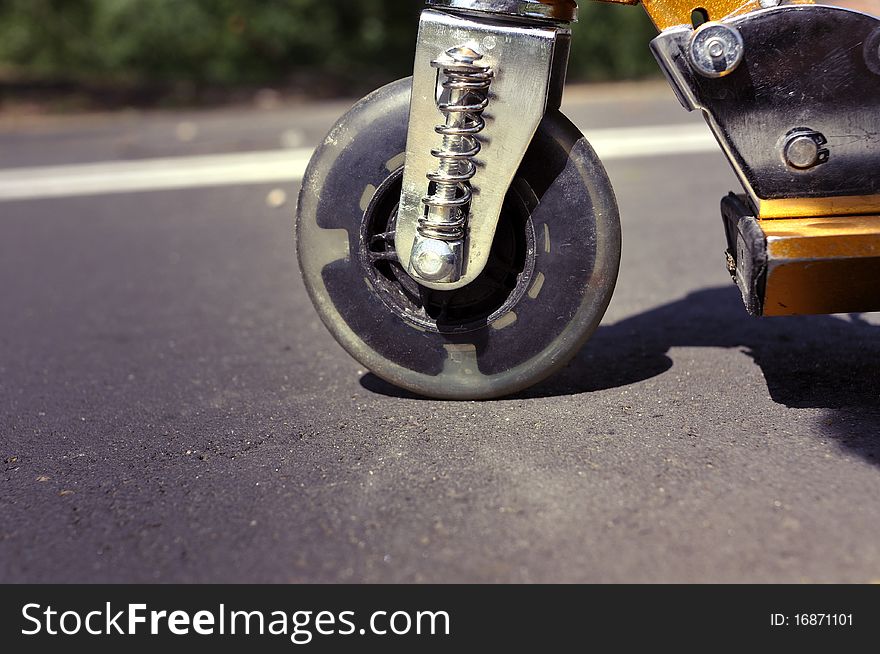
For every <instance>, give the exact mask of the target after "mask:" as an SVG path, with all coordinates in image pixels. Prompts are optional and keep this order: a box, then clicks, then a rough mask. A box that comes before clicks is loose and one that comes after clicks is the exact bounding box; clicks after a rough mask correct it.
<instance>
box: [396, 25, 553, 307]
mask: <svg viewBox="0 0 880 654" xmlns="http://www.w3.org/2000/svg"><path fill="white" fill-rule="evenodd" d="M569 39H570V30H569V29H568V28H567V27H565V26H562V25H558V24H552V23H548V22H525V21H520V22H516V21H510V22H508V21H505V22H501V21H498V20H497V18H495V19H493V18H492V17H491V16H487V17H486V18H480V17H476V16H471V15H467V16H459V15H455V14H452V13H448V12H445V11H437V10H434V9H426V10H425V11H424V12H422V17H421V22H420V26H419V37H418V45H417V48H416V59H415V68H414V72H413V92H412V104H411V107H410V117H409V130H408V134H407V145H406V163H405V168H404V173H403V190H402V192H401V196H400V206H399V208H398V214H397V225H396V235H395V248H396V250H397V255H398V257H399V259H400V263H401V265H402V266H403V268H404V270H407V271H409V272H410V274H411V275H412V276H413V278H414V279H415V280H416V281H417V282H418V283H419V284H421V285H423V286H426V287H428V288H433V289H437V290H454V289H456V288H461V287H463V286H466V285H467V284H470V283H471V282H472V281H473V280H474V279H476V278H477V276H478V275H479V274H480V273H481V272H482V271H483V269H484V268H485V266H486V262H487V261H488V258H489V252H490V250H491V247H492V241H493V239H494V237H495V229H496V227H497V224H498V219H499V217H500V215H501V207H502V205H503V204H504V197H505V195H506V194H507V191H508V188H509V187H510V184H511V182H512V181H513V178H514V176H515V175H516V171H517V169H518V168H519V165H520V163H521V162H522V159H523V157H524V156H525V153H526V150H527V149H528V147H529V144H530V143H531V141H532V137H533V136H534V135H535V132H536V131H537V129H538V125H540V123H541V120H542V119H543V117H544V113H545V111H546V110H547V106H548V102H549V101H551V99H552V98H553V90H554V88H555V87H553V86H551V84H554V83H558V82H559V80H558V77H559V75H560V72H559V71H561V70H564V63H565V62H561V58H562V57H563V56H564V57H565V58H566V59H567V56H568V44H569ZM455 48H468V49H470V50H473V51H474V52H476V53H479V54H480V55H482V58H481V59H480V62H481V63H482V64H484V65H485V66H487V67H489V68H490V69H491V71H492V83H491V87H490V90H489V103H488V106H487V108H486V109H485V112H484V113H483V114H482V117H483V119H485V123H486V124H485V127H484V128H483V129H482V131H481V132H480V133H479V135H478V141H479V145H480V148H479V152H478V153H477V154H476V155H475V156H474V157H473V163H474V164H475V165H476V169H477V172H476V174H475V175H474V177H473V178H472V179H471V180H470V182H469V184H470V189H469V190H470V193H471V197H470V199H469V206H468V207H467V208H466V211H467V216H466V221H465V225H464V229H465V235H464V239H463V242H462V243H461V244H460V245H461V247H460V250H459V253H458V254H457V256H458V257H459V260H458V261H456V262H455V265H454V266H452V267H451V269H454V270H455V273H454V274H452V275H450V276H449V280H448V281H429V280H426V279H422V278H420V277H419V276H418V275H417V274H416V273H415V272H413V266H412V265H411V259H412V253H413V245H414V243H415V242H416V241H417V239H420V238H421V237H420V236H419V219H420V218H423V217H424V216H425V212H426V206H425V204H424V203H423V198H424V197H425V196H426V195H427V194H428V193H429V190H430V189H429V185H430V181H429V175H431V174H432V173H434V172H435V171H436V170H437V158H436V157H435V156H433V155H432V150H436V148H437V147H438V144H439V143H440V141H439V137H438V134H437V132H436V131H435V126H437V125H439V124H442V123H443V122H444V120H445V118H446V117H445V116H444V114H443V113H442V112H441V111H440V108H439V107H438V100H439V99H440V92H441V87H440V84H441V82H442V80H439V77H438V69H437V68H436V67H433V66H432V65H431V62H432V61H435V60H436V59H437V58H438V57H440V56H442V55H443V54H444V53H447V52H449V51H450V50H451V49H455ZM551 78H552V81H551Z"/></svg>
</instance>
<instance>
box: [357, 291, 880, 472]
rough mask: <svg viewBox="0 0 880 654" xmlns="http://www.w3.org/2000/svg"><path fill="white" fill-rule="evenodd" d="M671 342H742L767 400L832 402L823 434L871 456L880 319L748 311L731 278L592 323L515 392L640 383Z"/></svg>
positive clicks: (879, 381)
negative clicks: (579, 340)
mask: <svg viewBox="0 0 880 654" xmlns="http://www.w3.org/2000/svg"><path fill="white" fill-rule="evenodd" d="M673 347H722V348H743V349H744V351H745V352H746V354H748V355H749V356H751V357H752V358H753V359H754V361H755V363H757V364H758V365H759V366H760V368H761V371H762V372H763V374H764V378H765V379H766V381H767V387H768V390H769V392H770V396H771V398H772V399H773V400H774V401H775V402H777V403H779V404H783V405H785V406H787V407H791V408H822V409H832V410H835V412H836V413H839V414H840V415H839V417H840V418H843V420H835V421H832V422H833V423H838V424H843V423H846V429H845V431H844V430H841V428H840V427H839V426H838V427H836V428H835V427H829V429H830V430H831V431H834V430H837V431H840V433H836V434H834V433H831V434H829V435H830V436H834V437H835V438H836V439H837V440H838V441H840V442H841V443H842V444H844V445H846V446H847V447H848V449H851V450H854V451H856V452H857V453H859V454H861V455H862V456H864V457H866V458H868V459H871V460H872V461H874V462H876V463H878V464H880V438H878V437H877V435H878V432H880V365H878V363H880V326H876V325H872V324H869V323H867V322H865V321H864V320H862V319H861V318H860V317H859V316H858V315H853V316H850V318H849V320H847V319H846V318H842V317H837V316H794V317H785V318H762V319H756V318H752V317H750V316H748V315H747V314H746V312H745V310H744V309H743V306H742V301H741V300H740V297H739V293H738V291H737V289H736V287H734V286H732V285H731V286H729V287H727V286H724V287H716V288H708V289H703V290H700V291H696V292H694V293H691V294H690V295H688V296H686V297H685V298H683V299H681V300H678V301H676V302H672V303H670V304H666V305H663V306H660V307H657V308H656V309H652V310H650V311H646V312H645V313H641V314H639V315H636V316H633V317H632V318H627V319H626V320H623V321H621V322H618V323H615V324H613V325H609V326H605V327H600V328H599V330H598V331H597V332H596V334H595V335H594V336H593V338H592V339H590V341H589V342H588V343H587V345H586V346H585V347H584V348H583V349H582V350H581V352H579V353H578V355H577V356H576V357H575V359H574V360H573V361H572V362H571V363H570V364H569V365H568V366H567V367H566V368H565V369H563V370H562V371H561V372H559V373H558V374H556V375H555V376H553V377H552V378H550V379H549V380H547V381H546V382H543V383H542V384H540V385H538V386H536V387H534V388H532V389H529V390H527V391H525V392H523V393H521V394H520V395H518V396H516V397H518V398H538V397H554V396H559V395H572V394H577V393H586V392H590V391H598V390H605V389H610V388H617V387H620V386H626V385H629V384H633V383H636V382H640V381H644V380H646V379H650V378H652V377H655V376H657V375H660V374H662V373H664V372H666V371H667V370H669V369H670V368H671V367H672V365H673V364H672V359H670V357H669V355H668V353H669V350H670V348H673ZM718 374H719V375H721V374H722V373H721V371H720V370H719V373H718ZM729 383H730V384H731V385H733V386H735V385H736V384H737V383H739V382H738V380H737V379H735V378H731V379H730V380H729ZM361 384H362V386H363V387H364V388H365V389H367V390H369V391H372V392H376V393H381V394H385V395H392V396H395V397H409V398H412V397H415V396H413V395H411V394H408V393H406V392H404V391H400V390H399V389H397V388H395V387H393V386H391V385H390V384H387V383H386V382H384V381H382V380H380V379H379V378H378V377H375V376H374V375H371V374H368V375H366V376H365V377H363V378H362V380H361Z"/></svg>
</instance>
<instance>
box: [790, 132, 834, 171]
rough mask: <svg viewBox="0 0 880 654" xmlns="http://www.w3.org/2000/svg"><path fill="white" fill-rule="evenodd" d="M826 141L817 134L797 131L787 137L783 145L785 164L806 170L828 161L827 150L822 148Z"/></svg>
mask: <svg viewBox="0 0 880 654" xmlns="http://www.w3.org/2000/svg"><path fill="white" fill-rule="evenodd" d="M825 143H827V139H826V138H825V137H824V136H823V135H822V134H820V133H819V132H814V131H812V130H797V131H794V132H792V133H791V134H789V135H788V137H787V138H786V139H785V144H784V145H783V150H782V152H783V156H784V157H785V163H787V164H788V165H789V166H791V167H792V168H798V169H800V170H806V169H808V168H812V167H813V166H816V165H818V164H820V163H824V162H825V161H827V160H828V150H826V149H824V148H822V146H823V145H824V144H825Z"/></svg>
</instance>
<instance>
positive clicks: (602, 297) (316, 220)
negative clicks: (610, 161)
mask: <svg viewBox="0 0 880 654" xmlns="http://www.w3.org/2000/svg"><path fill="white" fill-rule="evenodd" d="M410 90H411V82H410V80H409V79H404V80H400V81H398V82H394V83H392V84H390V85H388V86H386V87H384V88H381V89H379V90H378V91H375V92H374V93H372V94H371V95H369V96H367V97H366V98H364V99H363V100H361V101H360V102H359V103H358V104H357V105H355V106H354V107H353V108H352V109H351V110H350V111H349V112H348V113H347V114H346V115H345V116H343V117H342V119H340V121H339V122H338V123H337V124H336V126H335V127H334V128H333V129H332V130H331V131H330V133H329V135H328V136H327V138H326V139H325V140H324V143H323V144H322V145H321V147H319V148H318V150H317V151H316V153H315V155H314V157H313V159H312V161H311V163H310V165H309V167H308V170H307V172H306V174H305V178H304V180H303V187H302V191H301V193H300V197H299V204H298V208H297V225H296V233H297V253H298V257H299V262H300V268H301V270H302V274H303V280H304V282H305V285H306V288H307V290H308V292H309V295H310V297H311V299H312V302H313V303H314V305H315V307H316V309H317V311H318V313H319V315H320V316H321V319H322V320H323V321H324V323H325V324H326V325H327V327H328V328H329V329H330V331H331V332H332V334H333V336H334V337H335V338H336V340H337V341H339V343H340V344H341V345H342V346H343V347H344V348H345V349H346V350H347V351H348V352H349V353H350V354H351V355H352V356H353V357H354V358H355V359H357V360H358V361H360V362H361V363H362V364H363V365H364V366H366V367H367V368H369V369H370V370H371V371H372V372H373V373H375V374H376V375H378V376H379V377H381V378H383V379H385V380H386V381H388V382H390V383H392V384H394V385H396V386H399V387H401V388H404V389H407V390H409V391H412V392H414V393H417V394H419V395H424V396H428V397H435V398H443V399H488V398H493V397H500V396H505V395H510V394H513V393H516V392H517V391H520V390H522V389H524V388H527V387H529V386H531V385H533V384H535V383H537V382H539V381H541V380H542V379H544V378H546V377H547V376H549V375H550V374H552V373H553V372H554V371H556V370H558V369H559V368H560V367H562V366H563V365H565V364H566V363H567V362H568V361H569V360H570V359H571V357H573V356H574V355H575V354H576V353H577V351H578V350H579V349H580V348H581V347H582V346H583V344H584V342H585V341H586V340H587V339H588V338H589V337H590V335H592V333H593V332H594V331H595V329H596V327H597V326H598V324H599V321H600V320H601V319H602V316H603V315H604V313H605V310H606V309H607V307H608V303H609V302H610V300H611V295H612V292H613V290H614V285H615V283H616V280H617V273H618V267H619V263H620V220H619V215H618V209H617V203H616V200H615V197H614V192H613V190H612V188H611V184H610V182H609V180H608V176H607V174H606V173H605V169H604V168H603V166H602V164H601V162H600V161H599V159H598V158H597V156H596V154H595V152H594V151H593V149H592V148H591V147H590V145H589V143H587V141H586V139H585V138H584V137H583V135H582V134H581V133H580V132H579V131H578V130H577V128H576V127H575V126H574V125H572V123H571V122H570V121H569V120H568V119H567V118H565V116H563V115H562V114H561V113H559V112H558V111H551V112H549V113H548V114H547V115H546V116H545V118H544V120H543V122H542V123H541V126H540V128H539V129H538V132H537V134H536V135H535V138H534V139H533V141H532V143H531V145H530V147H529V150H528V152H527V154H526V156H525V158H524V160H523V163H522V165H521V166H520V168H519V171H518V173H517V176H516V179H515V180H514V183H513V184H512V185H511V188H510V190H509V191H508V193H507V197H506V199H505V204H504V209H503V211H502V215H501V219H500V221H499V225H498V229H497V232H496V236H495V240H494V242H493V246H492V251H491V255H490V258H489V263H488V264H487V266H486V269H485V270H484V271H483V273H482V274H481V275H480V276H479V277H478V278H477V279H476V280H475V281H474V282H472V283H471V284H469V285H468V286H466V287H464V288H461V289H459V290H455V291H432V290H430V289H427V288H424V287H422V286H420V285H419V284H417V283H416V282H415V281H414V280H413V279H412V278H411V277H410V276H409V275H408V274H407V273H406V271H405V270H404V269H403V268H402V267H401V265H400V264H399V263H398V261H397V257H396V253H395V248H394V232H395V230H394V223H395V219H396V212H397V203H398V201H399V197H400V190H401V179H402V170H403V168H402V167H403V163H404V151H405V149H406V136H407V120H408V116H409V104H410Z"/></svg>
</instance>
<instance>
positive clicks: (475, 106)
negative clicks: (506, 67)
mask: <svg viewBox="0 0 880 654" xmlns="http://www.w3.org/2000/svg"><path fill="white" fill-rule="evenodd" d="M482 58H483V55H481V54H480V53H478V52H475V51H474V50H472V49H470V48H466V47H459V48H452V49H451V50H448V51H447V52H446V53H445V56H443V57H441V58H438V59H435V60H434V61H432V62H431V65H432V66H434V67H435V68H438V69H439V70H440V74H441V75H442V76H443V81H442V88H443V90H444V94H443V95H442V96H441V97H444V98H448V99H446V101H445V102H439V103H438V108H439V109H440V111H441V112H442V113H444V114H446V123H445V124H444V125H437V126H436V127H435V128H434V131H435V132H437V133H438V134H440V135H441V136H442V137H443V142H442V145H441V147H439V148H435V149H433V150H431V154H432V155H433V156H434V157H436V158H437V159H439V160H440V165H439V167H438V168H437V170H436V171H435V172H432V173H428V176H427V177H428V180H430V181H431V182H433V183H434V192H433V194H432V195H427V196H425V197H424V198H422V202H423V203H424V204H425V206H426V207H427V212H426V214H425V215H424V216H423V217H422V218H420V219H419V228H418V230H419V233H420V234H421V235H422V236H423V237H425V238H432V239H437V240H441V241H458V240H461V239H463V238H464V224H465V219H466V215H465V213H464V207H465V206H466V205H467V204H468V203H469V202H470V201H471V197H472V192H471V186H470V180H471V179H473V177H474V175H476V174H477V165H476V163H474V161H473V159H474V157H476V156H477V154H479V152H480V142H479V141H478V140H477V134H479V133H480V132H482V131H483V129H484V128H485V127H486V121H485V119H484V118H483V116H482V113H483V111H484V110H485V109H486V107H487V106H488V104H489V94H488V89H489V86H490V85H491V83H492V70H491V69H490V68H488V67H486V66H482V65H480V64H478V63H476V62H478V61H479V60H480V59H482Z"/></svg>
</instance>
